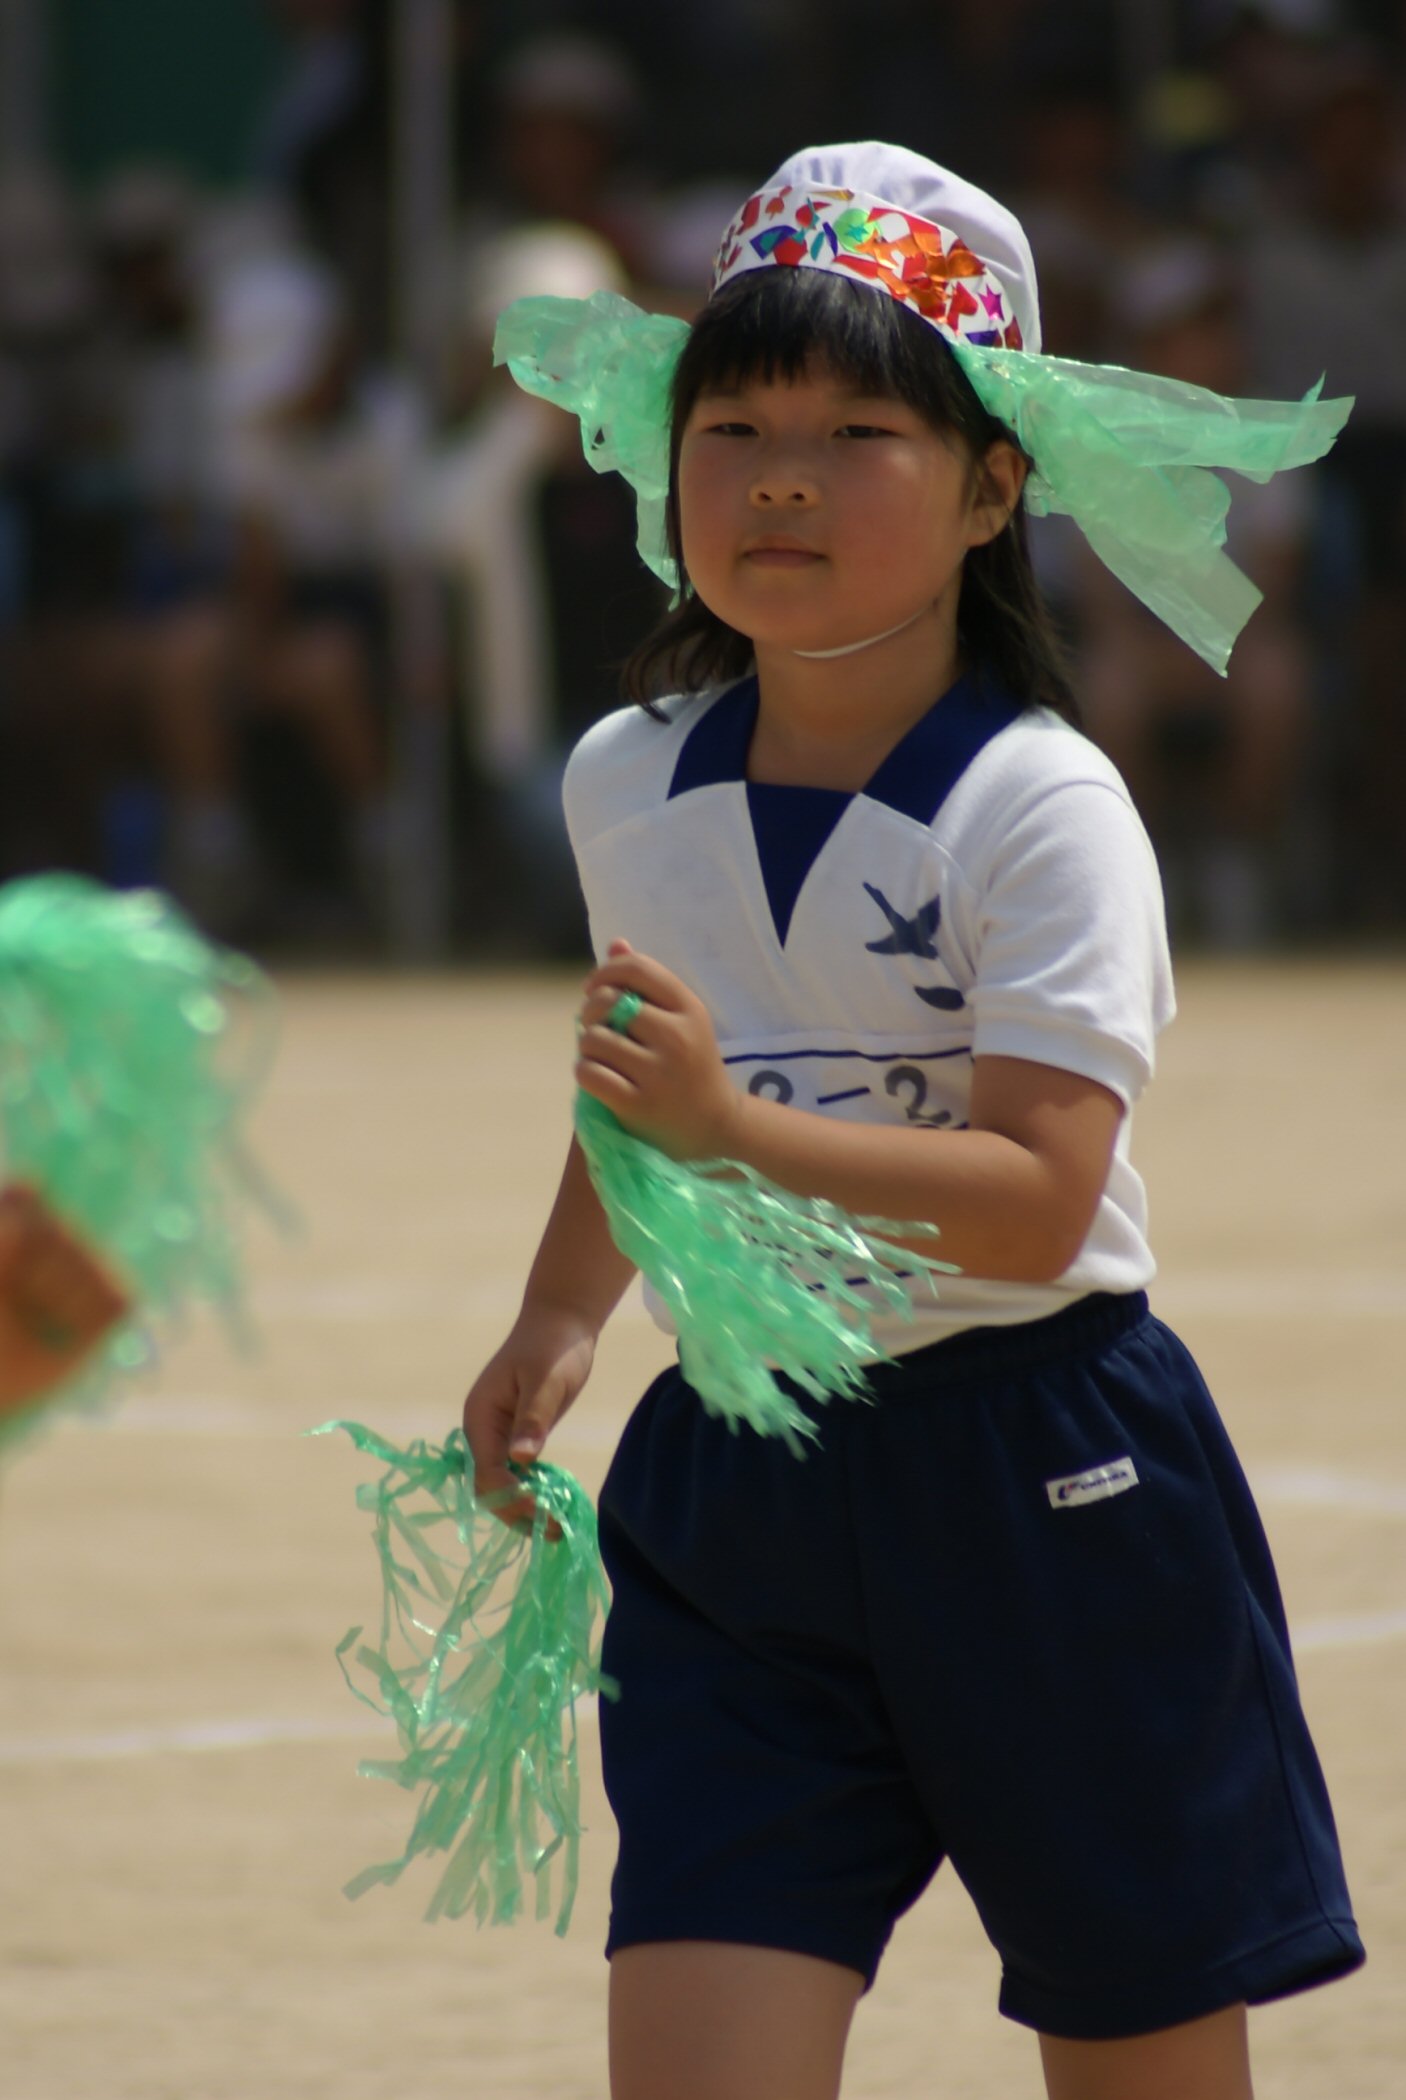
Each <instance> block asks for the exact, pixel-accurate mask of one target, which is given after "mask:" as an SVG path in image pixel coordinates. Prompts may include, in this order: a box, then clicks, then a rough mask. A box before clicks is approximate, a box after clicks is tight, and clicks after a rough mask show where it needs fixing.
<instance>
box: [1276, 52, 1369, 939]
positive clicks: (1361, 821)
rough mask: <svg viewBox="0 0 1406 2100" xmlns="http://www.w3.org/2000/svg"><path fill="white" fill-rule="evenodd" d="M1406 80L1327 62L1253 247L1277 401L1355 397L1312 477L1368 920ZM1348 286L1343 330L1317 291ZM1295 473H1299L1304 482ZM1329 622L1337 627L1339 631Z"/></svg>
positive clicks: (1356, 55) (1359, 55)
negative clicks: (1276, 207) (1279, 198)
mask: <svg viewBox="0 0 1406 2100" xmlns="http://www.w3.org/2000/svg"><path fill="white" fill-rule="evenodd" d="M1399 92H1400V90H1399V84H1398V83H1397V82H1395V81H1393V79H1392V76H1391V73H1390V71H1389V70H1388V68H1387V67H1386V65H1385V63H1384V61H1383V58H1382V55H1381V53H1380V52H1375V51H1373V50H1372V49H1371V47H1355V46H1347V47H1344V48H1342V49H1341V50H1339V51H1338V52H1337V53H1336V54H1330V55H1329V56H1327V57H1325V58H1324V60H1323V61H1322V62H1321V63H1320V65H1319V67H1318V69H1317V72H1316V75H1315V82H1314V88H1313V92H1312V94H1311V96H1310V97H1309V100H1308V106H1307V108H1306V111H1305V121H1304V123H1303V125H1302V127H1301V130H1300V133H1299V135H1298V137H1297V138H1296V140H1295V152H1296V168H1297V175H1298V181H1297V186H1296V189H1295V192H1294V194H1293V195H1292V197H1291V198H1290V199H1289V200H1288V201H1287V203H1286V205H1285V207H1284V208H1283V209H1282V210H1280V211H1278V212H1277V213H1266V214H1265V216H1264V218H1263V220H1262V221H1261V223H1260V224H1259V225H1258V226H1257V227H1256V228H1255V229H1254V237H1253V239H1252V240H1251V241H1250V242H1249V243H1248V245H1247V249H1246V255H1245V289H1246V304H1247V312H1248V317H1249V328H1250V343H1251V349H1252V352H1253V355H1254V360H1255V368H1256V376H1257V378H1258V379H1259V380H1260V381H1261V382H1262V387H1263V391H1264V392H1265V393H1266V394H1271V395H1280V394H1283V395H1286V396H1287V395H1293V394H1301V393H1303V392H1304V391H1305V390H1306V389H1307V388H1308V387H1310V386H1312V385H1314V384H1315V383H1316V381H1317V380H1318V378H1319V377H1320V375H1322V374H1326V376H1327V388H1326V390H1327V392H1328V393H1329V394H1351V395H1353V396H1354V397H1355V401H1356V406H1355V407H1354V409H1353V412H1352V415H1351V416H1350V418H1349V419H1348V423H1347V427H1346V429H1345V430H1344V431H1343V433H1342V435H1341V437H1339V439H1338V441H1337V443H1336V444H1335V445H1334V447H1333V449H1332V451H1331V452H1330V453H1329V454H1328V456H1327V458H1326V459H1325V460H1324V462H1323V464H1322V467H1321V468H1320V469H1319V470H1318V472H1319V475H1320V477H1321V482H1322V487H1323V490H1324V494H1325V519H1326V522H1327V527H1328V529H1327V530H1325V533H1324V536H1323V537H1324V554H1325V558H1326V559H1327V561H1328V562H1330V563H1331V565H1332V568H1333V571H1334V573H1333V575H1332V577H1331V586H1335V587H1330V589H1329V590H1327V591H1325V592H1324V595H1325V596H1326V597H1328V598H1329V599H1330V601H1331V605H1330V612H1329V615H1328V617H1327V618H1325V620H1324V641H1325V645H1326V648H1327V650H1328V651H1329V652H1330V655H1329V668H1330V671H1331V673H1332V676H1333V679H1334V684H1335V687H1336V689H1337V695H1338V696H1340V699H1341V703H1342V704H1341V706H1340V707H1339V708H1338V709H1337V710H1336V711H1335V719H1334V722H1333V729H1334V735H1335V745H1336V748H1335V750H1334V752H1333V757H1334V759H1335V760H1336V762H1337V766H1338V768H1339V770H1340V774H1341V778H1340V781H1339V783H1338V787H1339V792H1340V796H1341V808H1340V809H1339V811H1338V813H1337V814H1338V820H1339V824H1338V832H1337V839H1336V843H1337V844H1338V846H1339V848H1340V853H1339V858H1340V860H1341V862H1342V864H1343V865H1342V867H1341V871H1340V872H1341V877H1342V881H1343V887H1344V890H1345V895H1344V898H1343V900H1342V901H1343V904H1344V906H1345V908H1346V909H1347V911H1348V912H1349V913H1350V914H1351V916H1352V917H1353V918H1355V919H1356V920H1358V921H1359V922H1365V923H1367V924H1369V925H1375V926H1379V927H1382V928H1394V929H1398V930H1399V929H1400V928H1402V927H1403V926H1406V826H1403V824H1402V822H1401V805H1402V794H1403V788H1406V720H1403V714H1402V708H1401V665H1402V660H1403V657H1406V354H1403V347H1402V343H1403V329H1406V197H1403V190H1402V172H1403V170H1402V160H1401V154H1402V138H1403V129H1402V123H1401V108H1400V104H1399V101H1398V99H1397V98H1398V96H1399ZM1339 284H1340V285H1343V286H1346V287H1349V288H1350V297H1351V320H1350V322H1348V323H1347V325H1344V324H1343V321H1342V318H1341V316H1340V315H1337V314H1335V312H1334V301H1333V300H1332V299H1331V298H1326V297H1318V296H1316V290H1315V288H1317V287H1327V286H1330V285H1339ZM1294 478H1295V479H1296V478H1297V477H1294ZM1330 622H1331V624H1330Z"/></svg>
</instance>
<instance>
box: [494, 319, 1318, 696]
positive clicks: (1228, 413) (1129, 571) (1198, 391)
mask: <svg viewBox="0 0 1406 2100" xmlns="http://www.w3.org/2000/svg"><path fill="white" fill-rule="evenodd" d="M687 333H688V331H687V328H686V326H685V324H684V323H683V322H682V321H678V320H675V319H674V318H672V317H671V316H670V315H667V314H646V313H644V312H642V311H641V310H640V308H639V307H637V306H634V305H632V304H631V302H630V301H629V300H628V299H622V298H621V297H620V296H619V294H618V293H615V292H597V293H596V294H595V295H594V296H593V297H592V298H590V299H584V300H583V299H554V298H545V297H544V298H533V299H519V300H517V301H515V303H514V304H513V305H511V306H509V307H508V308H507V309H506V310H505V312H504V313H503V315H502V317H501V319H500V320H499V323H498V333H497V338H496V341H495V346H494V356H495V358H496V359H497V361H498V362H499V363H500V364H506V365H507V367H508V369H509V371H510V372H511V373H512V375H513V377H514V379H516V381H517V382H518V385H519V386H521V387H523V388H524V389H525V390H526V391H527V392H528V393H531V394H538V395H541V396H542V398H543V399H545V400H548V401H554V402H555V403H556V404H557V405H558V406H559V407H561V408H565V409H569V410H570V411H571V412H572V413H573V414H575V415H577V416H579V417H580V419H581V435H582V443H583V445H584V447H585V452H586V457H587V459H589V460H590V462H591V464H592V466H594V467H597V468H599V469H600V470H601V471H602V472H603V471H604V470H605V469H606V468H608V467H615V468H618V469H619V471H620V472H621V473H622V474H623V475H624V476H625V479H626V480H627V481H628V482H630V484H631V486H632V487H633V488H634V490H635V492H636V494H637V495H638V497H639V522H640V532H639V549H640V553H641V555H642V557H643V558H644V560H645V561H646V562H647V563H648V564H649V566H650V568H651V569H653V570H654V572H655V574H656V575H657V576H661V577H662V578H663V579H664V581H665V582H666V583H669V584H672V585H674V586H675V587H677V583H678V575H677V571H676V569H675V566H674V564H673V562H672V561H671V560H670V559H669V556H668V553H667V551H666V547H665V540H664V509H665V499H666V496H667V492H668V476H669V389H670V386H671V384H672V381H673V373H674V367H675V365H676V364H677V362H678V355H679V351H680V350H681V348H682V346H683V342H684V338H685V336H686V335H687ZM942 340H943V341H944V342H945V343H946V344H947V347H948V348H949V349H950V350H951V352H952V354H953V355H954V356H955V357H956V358H957V359H958V360H959V361H960V363H961V366H962V369H963V370H964V372H965V373H966V375H967V377H968V378H969V379H970V381H971V383H972V386H973V387H974V388H975V390H976V392H977V394H978V395H979V396H980V399H981V401H982V404H983V406H984V407H985V408H986V409H987V411H988V412H989V413H990V414H991V415H993V416H995V417H996V419H997V420H998V421H999V422H1001V423H1003V424H1004V425H1005V426H1006V428H1007V429H1008V430H1009V431H1010V432H1011V434H1012V435H1013V436H1015V437H1017V438H1018V439H1019V441H1020V443H1021V445H1022V446H1023V447H1024V449H1025V450H1026V452H1027V453H1028V454H1029V455H1030V457H1031V459H1032V460H1033V461H1034V471H1033V473H1032V475H1031V477H1030V482H1029V485H1028V488H1027V495H1026V500H1027V503H1028V506H1029V508H1030V509H1031V511H1033V512H1034V513H1035V514H1036V515H1042V514H1044V513H1046V512H1049V511H1059V512H1062V513H1064V514H1066V515H1067V516H1069V517H1071V518H1073V519H1074V521H1075V523H1076V524H1077V525H1078V526H1079V527H1080V529H1081V531H1082V532H1083V533H1084V536H1085V538H1086V539H1087V540H1088V542H1089V545H1090V546H1091V547H1092V548H1093V550H1094V552H1095V553H1096V554H1097V555H1098V557H1099V559H1100V560H1101V561H1102V562H1104V563H1105V564H1106V566H1107V567H1108V568H1110V569H1111V570H1112V571H1113V573H1114V575H1115V576H1118V577H1119V578H1121V580H1122V581H1123V582H1124V583H1125V584H1126V585H1127V586H1128V588H1129V589H1130V590H1131V591H1133V592H1135V593H1136V595H1137V596H1138V597H1139V598H1140V599H1141V600H1142V601H1143V603H1144V604H1145V605H1146V606H1148V607H1149V608H1150V610H1151V611H1153V612H1154V613H1156V615H1157V617H1158V618H1159V619H1161V620H1163V621H1165V622H1166V624H1167V626H1168V627H1170V628H1171V629H1172V631H1173V633H1175V634H1178V635H1180V636H1181V638H1182V640H1183V641H1184V642H1186V643H1187V644H1188V645H1189V646H1190V647H1191V648H1192V649H1194V650H1195V651H1196V652H1197V654H1198V655H1199V656H1202V657H1204V658H1205V660H1206V662H1207V663H1209V664H1210V665H1211V666H1212V667H1213V668H1214V669H1215V670H1217V671H1219V672H1221V673H1222V674H1223V673H1224V671H1225V667H1226V663H1227V661H1228V659H1229V655H1230V650H1231V646H1232V644H1233V643H1234V641H1235V637H1236V636H1237V635H1238V634H1239V632H1240V630H1241V628H1242V627H1243V626H1244V624H1245V622H1246V620H1248V619H1249V617H1250V614H1251V613H1252V612H1253V611H1254V609H1255V607H1256V606H1257V605H1258V604H1259V602H1260V595H1261V594H1260V592H1259V591H1258V590H1257V589H1256V588H1255V586H1254V584H1252V583H1251V582H1250V580H1249V578H1248V577H1247V576H1245V575H1244V574H1242V572H1241V571H1240V570H1239V569H1237V568H1236V566H1235V564H1234V563H1233V562H1232V561H1231V560H1230V558H1229V556H1228V555H1227V554H1226V553H1225V551H1224V548H1225V518H1226V511H1227V509H1228V507H1229V504H1230V493H1229V491H1228V490H1227V488H1226V486H1225V484H1224V482H1222V481H1221V480H1220V479H1219V478H1218V477H1217V476H1216V475H1215V474H1213V473H1210V472H1209V471H1207V470H1208V469H1210V468H1212V467H1225V468H1229V469H1230V470H1231V471H1233V472H1234V473H1237V474H1243V475H1245V476H1246V477H1247V478H1248V479H1249V480H1251V481H1267V480H1268V479H1269V477H1270V476H1271V475H1273V474H1278V473H1280V472H1282V471H1283V470H1284V469H1285V468H1288V467H1299V466H1305V465H1307V464H1308V463H1309V462H1310V461H1311V460H1315V459H1321V458H1322V456H1323V454H1324V453H1325V452H1326V451H1327V450H1328V449H1329V447H1330V446H1331V444H1332V443H1333V440H1334V438H1335V437H1336V436H1337V434H1338V432H1339V431H1340V430H1341V428H1342V426H1343V424H1344V423H1345V422H1346V420H1347V417H1348V414H1349V411H1350V410H1351V408H1352V399H1351V397H1344V398H1342V399H1339V400H1336V401H1323V400H1321V399H1320V398H1319V395H1320V392H1321V382H1320V385H1319V386H1318V387H1315V388H1314V389H1313V391H1312V392H1311V393H1309V394H1308V395H1306V396H1305V398H1304V399H1303V400H1302V401H1237V400H1231V399H1229V398H1228V397H1227V396H1225V395H1221V394H1214V393H1211V392H1210V391H1209V389H1207V388H1205V387H1198V386H1189V385H1187V384H1185V383H1183V382H1182V381H1180V380H1175V379H1163V378H1160V377H1158V376H1157V375H1155V374H1152V373H1147V372H1132V371H1128V370H1126V369H1125V368H1124V367H1122V366H1119V365H1087V364H1079V363H1076V362H1074V361H1072V360H1070V359H1067V358H1059V357H1046V356H1043V355H1040V354H1036V353H1032V352H1030V351H1021V350H1004V349H1000V348H998V347H996V346H994V345H989V344H980V343H972V342H969V341H966V340H965V339H964V340H961V341H956V340H954V339H952V338H951V337H950V336H948V335H946V334H944V335H943V337H942Z"/></svg>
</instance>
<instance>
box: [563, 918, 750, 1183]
mask: <svg viewBox="0 0 1406 2100" xmlns="http://www.w3.org/2000/svg"><path fill="white" fill-rule="evenodd" d="M622 992H637V993H638V994H639V996H640V997H641V998H642V999H643V1000H644V1002H645V1003H644V1005H643V1006H642V1007H641V1009H640V1011H639V1013H638V1014H637V1015H636V1016H635V1018H634V1020H633V1021H632V1022H631V1023H630V1027H629V1032H628V1034H625V1035H622V1034H620V1033H619V1031H618V1030H616V1029H614V1028H608V1027H607V1026H606V1015H607V1014H608V1013H609V1012H610V1011H611V1009H612V1008H613V1007H614V1005H615V1003H616V1001H617V1000H618V999H619V997H620V995H621V993H622ZM580 1022H581V1034H580V1040H579V1042H578V1043H577V1054H576V1083H577V1085H578V1086H580V1087H581V1089H582V1090H583V1092H585V1093H587V1094H590V1095H591V1096H592V1097H593V1099H595V1100H597V1101H600V1102H603V1103H604V1105H605V1107H607V1108H608V1109H611V1110H612V1111H613V1112H614V1114H615V1115H616V1116H618V1117H619V1119H620V1121H621V1122H622V1123H623V1124H624V1126H625V1128H626V1129H627V1130H630V1131H633V1132H634V1134H635V1136H636V1137H642V1138H645V1139H647V1140H648V1142H649V1143H650V1144H651V1145H657V1146H658V1147H659V1149H660V1151H661V1152H667V1153H668V1154H669V1156H670V1158H671V1159H727V1158H731V1157H734V1156H735V1153H734V1149H733V1143H732V1138H731V1133H732V1131H733V1129H734V1127H735V1124H736V1120H737V1110H738V1103H739V1098H740V1097H739V1096H738V1094H737V1092H736V1089H735V1088H734V1087H733V1085H732V1083H731V1081H730V1080H729V1079H728V1076H727V1071H726V1068H725V1067H724V1065H723V1061H722V1057H721V1055H720V1054H719V1051H718V1044H717V1038H716V1037H715V1036H714V1034H713V1024H712V1022H711V1021H710V1020H709V1018H708V1011H707V1008H706V1007H705V1006H704V1005H703V1002H702V1000H701V999H698V998H696V997H695V996H694V994H693V993H692V992H691V991H690V990H689V989H688V986H687V985H686V984H684V983H682V982H681V980H680V979H679V978H677V977H675V975H674V973H673V971H672V970H666V969H665V968H664V965H663V964H662V963H657V962H655V961H654V960H653V959H652V957H650V956H648V955H639V954H637V953H636V952H635V950H634V949H633V948H631V946H630V945H629V943H628V942H627V941H612V942H611V944H610V947H609V949H608V951H607V960H606V961H605V962H603V963H602V964H601V965H600V967H599V968H598V969H596V970H593V971H592V972H591V974H590V976H589V977H588V978H587V979H586V987H585V998H584V1000H583V1002H582V1006H581V1012H580Z"/></svg>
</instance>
